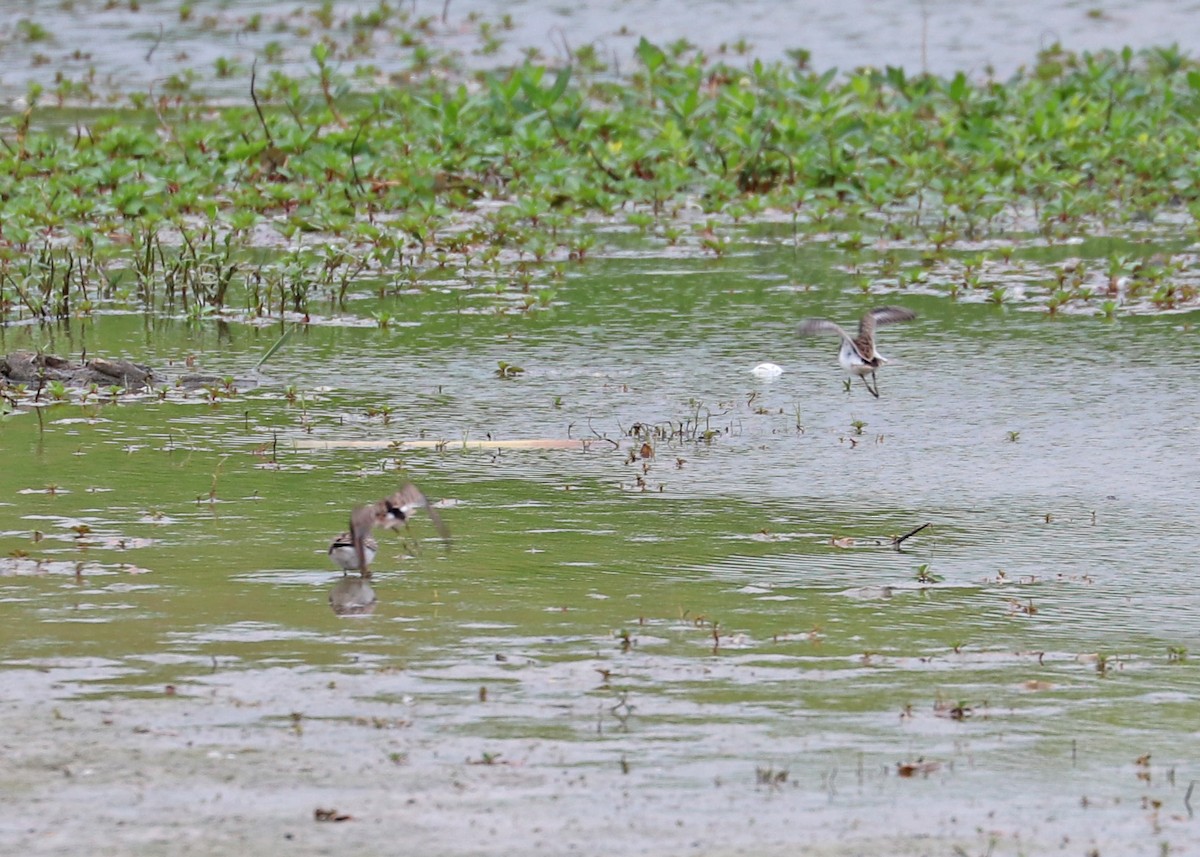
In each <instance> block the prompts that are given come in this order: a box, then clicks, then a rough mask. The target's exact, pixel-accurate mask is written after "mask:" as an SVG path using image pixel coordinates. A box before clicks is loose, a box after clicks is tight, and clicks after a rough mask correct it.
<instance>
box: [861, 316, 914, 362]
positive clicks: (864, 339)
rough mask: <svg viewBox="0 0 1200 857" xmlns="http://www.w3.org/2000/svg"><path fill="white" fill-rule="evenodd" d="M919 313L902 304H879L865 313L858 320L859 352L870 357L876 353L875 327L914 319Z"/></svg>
mask: <svg viewBox="0 0 1200 857" xmlns="http://www.w3.org/2000/svg"><path fill="white" fill-rule="evenodd" d="M916 317H917V314H916V313H915V312H913V311H912V310H910V309H905V308H904V307H902V306H877V307H875V308H874V309H869V310H867V311H866V312H865V313H863V317H862V318H861V319H860V320H859V322H858V338H856V339H855V340H854V345H855V347H856V348H858V350H859V353H861V354H863V355H864V356H867V357H870V356H872V355H874V353H875V328H876V327H882V326H883V325H885V324H895V323H896V322H900V321H912V320H913V319H914V318H916Z"/></svg>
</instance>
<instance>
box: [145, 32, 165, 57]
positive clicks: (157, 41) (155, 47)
mask: <svg viewBox="0 0 1200 857" xmlns="http://www.w3.org/2000/svg"><path fill="white" fill-rule="evenodd" d="M162 37H163V25H162V24H159V25H158V38H157V39H155V40H154V44H152V45H151V46H150V50H148V51H146V62H150V57H152V56H154V52H155V51H156V50H158V46H159V45H161V44H162Z"/></svg>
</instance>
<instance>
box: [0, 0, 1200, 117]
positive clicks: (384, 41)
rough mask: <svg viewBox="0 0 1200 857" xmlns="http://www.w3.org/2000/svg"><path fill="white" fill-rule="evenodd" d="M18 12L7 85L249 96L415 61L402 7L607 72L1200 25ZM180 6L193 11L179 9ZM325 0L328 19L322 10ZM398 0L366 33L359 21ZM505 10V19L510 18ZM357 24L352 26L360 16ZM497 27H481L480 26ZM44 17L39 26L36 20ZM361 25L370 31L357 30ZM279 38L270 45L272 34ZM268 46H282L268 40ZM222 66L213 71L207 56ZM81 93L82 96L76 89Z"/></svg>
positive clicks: (1107, 13) (1066, 19) (1020, 5)
mask: <svg viewBox="0 0 1200 857" xmlns="http://www.w3.org/2000/svg"><path fill="white" fill-rule="evenodd" d="M7 5H8V8H7V11H8V12H9V18H10V22H9V24H8V25H7V26H5V27H4V28H3V29H0V39H3V40H4V41H5V50H6V65H5V66H4V67H3V68H2V69H0V93H3V95H4V96H5V97H6V98H7V99H9V100H11V99H14V98H19V97H23V96H25V95H26V92H27V89H28V85H29V83H30V82H37V83H40V84H41V85H42V86H44V87H45V89H46V91H47V92H52V91H54V90H55V89H56V88H57V86H58V84H59V83H60V81H61V80H62V79H63V78H65V79H67V80H68V81H78V82H81V83H82V82H86V83H87V88H88V89H91V90H92V91H94V92H95V93H97V94H98V95H99V96H101V99H102V100H103V97H104V96H106V95H107V94H108V93H117V94H118V96H119V97H121V98H122V100H123V96H124V94H125V93H128V92H130V91H139V92H145V91H147V90H148V89H151V88H154V87H157V89H158V91H159V92H162V91H163V90H164V88H165V89H166V90H167V91H168V92H169V91H171V88H172V87H176V88H179V87H183V88H190V87H193V86H194V87H196V88H198V89H202V90H204V91H207V92H209V93H211V94H214V95H222V96H226V97H229V98H233V99H236V100H237V101H238V102H241V101H242V100H244V98H245V95H246V80H245V73H246V70H247V69H248V68H249V67H250V64H251V63H252V62H253V61H254V60H255V58H256V57H257V58H259V59H260V61H261V60H262V58H263V57H264V56H270V57H274V58H273V59H271V60H270V61H269V62H268V63H266V64H265V65H264V66H262V69H264V70H265V69H270V68H278V69H280V70H282V71H284V72H285V73H287V74H289V75H297V76H300V77H303V76H305V75H306V74H308V73H309V72H311V59H310V45H311V42H312V36H313V35H314V33H315V34H318V35H321V34H323V35H327V36H328V38H330V39H331V40H332V41H333V42H334V43H340V44H342V45H343V46H347V47H349V48H350V49H351V50H352V52H353V53H355V54H357V55H358V56H359V57H360V59H361V62H357V63H355V62H352V61H347V62H346V63H344V64H343V65H342V71H343V73H345V74H346V75H347V76H350V75H351V74H352V72H354V70H355V68H361V69H362V70H363V74H362V75H361V76H360V77H361V79H362V80H364V81H375V84H373V85H381V83H382V82H383V81H386V80H387V78H388V76H389V75H393V74H400V75H403V73H405V72H406V70H408V69H409V68H410V67H411V65H412V63H413V56H414V51H413V46H412V45H411V44H406V43H405V40H403V39H395V38H393V37H392V36H391V35H389V32H388V27H389V26H395V25H397V22H398V21H399V20H400V16H401V15H407V16H408V20H410V21H412V22H413V23H414V24H415V23H416V22H417V21H419V20H422V19H425V20H426V21H427V22H428V26H422V27H420V28H418V27H416V26H414V27H413V28H412V29H413V30H414V31H419V33H418V43H419V44H420V45H421V47H423V48H428V49H430V50H432V51H433V52H435V53H438V52H451V53H453V54H455V55H456V56H457V57H458V59H459V61H460V63H461V64H464V65H466V66H468V67H477V68H494V67H497V66H506V65H511V64H514V63H519V62H521V61H522V59H523V58H524V57H525V56H526V55H527V52H528V51H531V50H532V51H536V52H537V54H538V55H540V56H541V57H544V58H548V59H551V60H556V61H558V60H563V61H565V60H566V59H567V56H568V54H567V52H568V51H572V52H574V51H577V50H578V49H579V48H580V47H582V46H584V45H593V46H594V47H595V49H596V54H597V56H598V58H599V59H600V60H601V61H602V62H604V63H605V64H607V65H608V66H609V67H610V68H611V69H612V71H613V72H614V73H621V72H622V71H623V70H628V69H630V68H632V67H634V59H633V54H634V48H635V46H636V44H637V41H638V39H639V37H640V36H642V35H644V34H652V35H653V38H654V40H655V41H657V42H659V43H661V44H666V43H669V42H674V41H676V40H678V39H686V40H687V41H689V42H691V43H692V44H694V45H695V46H697V47H698V48H699V49H700V50H702V51H704V52H705V53H706V54H709V55H711V56H714V57H716V56H723V57H725V58H727V59H728V61H729V62H730V63H731V64H734V65H736V64H737V63H738V62H739V61H744V62H745V63H746V64H750V63H751V62H753V61H754V59H761V60H763V61H773V60H782V59H785V58H786V57H787V55H788V52H789V51H792V50H796V49H802V50H806V51H808V52H809V53H810V54H811V59H812V63H813V65H814V66H815V67H817V68H833V67H837V68H841V69H843V70H847V69H852V68H858V67H860V66H875V67H878V68H883V67H885V66H897V67H903V68H905V69H907V70H908V71H909V72H910V73H915V72H918V71H928V72H930V73H933V74H938V75H953V74H954V73H955V72H958V71H965V72H968V73H969V74H971V75H972V76H974V77H984V76H987V75H989V74H995V75H996V76H998V77H999V78H1001V79H1005V78H1007V77H1009V76H1010V75H1012V74H1013V73H1014V72H1016V71H1017V69H1018V68H1020V67H1022V66H1025V65H1028V64H1030V62H1031V60H1032V59H1033V55H1034V54H1035V52H1036V51H1037V50H1039V49H1041V48H1049V47H1050V46H1051V45H1053V44H1055V43H1056V42H1061V43H1062V44H1064V45H1066V46H1068V47H1070V48H1071V49H1073V50H1078V51H1098V50H1103V49H1111V50H1117V49H1120V48H1121V47H1124V46H1126V45H1129V46H1132V47H1134V48H1148V47H1155V46H1162V45H1170V44H1178V45H1179V46H1180V47H1181V48H1182V49H1183V50H1184V51H1187V50H1189V49H1190V47H1191V46H1192V45H1194V44H1195V42H1196V40H1197V38H1200V24H1198V23H1197V19H1196V15H1195V9H1194V7H1193V5H1192V4H1189V3H1178V2H1172V0H1137V2H1134V0H1095V1H1094V2H1089V3H1078V2H1072V0H1054V2H1028V0H1026V2H1009V3H980V4H963V3H959V2H955V0H849V2H843V3H838V4H829V3H825V2H821V0H805V2H788V3H781V2H777V0H760V2H748V3H747V2H739V3H733V2H728V0H689V2H683V0H620V2H614V3H585V2H577V1H576V2H562V0H554V1H553V2H551V0H520V2H513V3H506V4H503V6H502V7H498V6H497V5H496V4H494V3H490V2H487V0H453V2H450V3H444V2H426V0H413V2H411V3H410V2H404V3H390V4H387V3H330V4H322V3H315V2H314V3H307V4H306V3H295V2H275V0H252V2H244V3H229V2H210V3H188V4H180V3H177V2H154V1H153V0H150V2H138V3H129V4H124V3H113V2H99V0H76V2H72V3H71V4H70V8H69V10H64V9H63V8H61V7H60V6H59V5H57V4H42V3H35V2H33V0H19V2H13V3H9V4H7ZM181 6H184V7H186V8H187V9H188V10H189V11H188V14H187V15H184V14H182V13H181V8H180V7H181ZM326 6H327V7H328V17H327V18H326V15H325V13H324V12H323V11H322V9H323V7H326ZM382 7H386V8H388V9H389V10H390V13H389V14H388V15H384V16H383V17H382V19H381V21H380V22H378V23H376V24H375V25H374V26H375V27H378V28H379V29H378V30H376V31H374V32H373V31H372V27H370V26H367V25H366V24H365V23H364V21H366V20H370V19H371V18H372V16H373V15H374V14H375V13H377V12H378V11H379V10H380V8H382ZM506 16H507V21H506V20H505V17H506ZM356 18H357V19H358V23H355V19H356ZM481 22H482V23H483V24H485V25H486V26H487V27H489V28H490V30H489V33H490V34H491V38H490V39H489V38H486V37H485V38H481V33H480V23H481ZM31 24H34V25H37V26H38V27H40V28H41V31H39V35H38V36H36V37H34V36H32V35H31V33H32V32H33V31H32V30H31V29H30V25H31ZM364 33H365V34H366V35H365V38H364ZM268 46H270V48H269V47H268ZM272 51H274V53H272ZM220 67H223V68H225V69H226V71H225V72H224V73H218V74H217V75H216V76H215V77H214V76H213V70H214V68H220ZM78 94H79V93H76V95H78Z"/></svg>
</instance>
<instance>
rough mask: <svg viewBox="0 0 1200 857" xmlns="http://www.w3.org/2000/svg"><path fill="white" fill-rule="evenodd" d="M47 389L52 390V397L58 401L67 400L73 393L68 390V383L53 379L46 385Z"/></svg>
mask: <svg viewBox="0 0 1200 857" xmlns="http://www.w3.org/2000/svg"><path fill="white" fill-rule="evenodd" d="M46 389H47V390H49V392H50V398H51V399H53V400H54V401H56V402H62V401H65V400H66V399H68V398H70V395H71V394H70V393H68V392H67V385H66V384H64V383H63V382H62V381H51V382H50V383H49V384H47V385H46Z"/></svg>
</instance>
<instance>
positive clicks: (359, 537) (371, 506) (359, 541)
mask: <svg viewBox="0 0 1200 857" xmlns="http://www.w3.org/2000/svg"><path fill="white" fill-rule="evenodd" d="M417 509H424V510H425V514H427V515H429V520H431V521H433V526H434V527H435V528H437V531H438V535H439V536H441V537H442V540H443V541H449V540H450V531H449V530H447V529H446V525H445V524H443V523H442V518H441V516H440V515H439V514H438V513H437V511H436V510H435V509H434V508H433V507H432V506H431V505H429V501H428V500H427V499H426V498H425V495H424V494H422V493H421V489H420V488H418V487H417V486H416V485H413V484H412V483H411V482H409V483H408V484H407V485H404V486H403V487H402V488H401V489H400V490H399V491H397V492H396V493H395V494H392V495H391V496H390V497H384V498H383V499H382V500H377V501H375V502H374V503H368V504H367V505H365V506H359V507H357V508H356V509H355V510H354V511H353V512H351V513H350V533H349V536H350V549H351V551H352V553H353V554H354V557H353V561H354V564H355V565H354V567H355V568H357V569H358V570H359V571H360V572H361V573H362V576H363V577H370V576H371V569H370V562H371V560H372V559H374V557H375V551H376V549H377V545H376V544H375V540H374V539H373V538H371V530H373V529H374V528H375V527H383V528H384V529H387V530H393V529H398V528H399V527H401V526H408V519H409V518H411V517H412V515H413V512H415V511H416V510H417ZM336 544H337V540H335V541H334V545H336ZM334 545H330V548H329V552H330V556H332V555H333V549H334ZM335 562H336V560H335Z"/></svg>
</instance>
